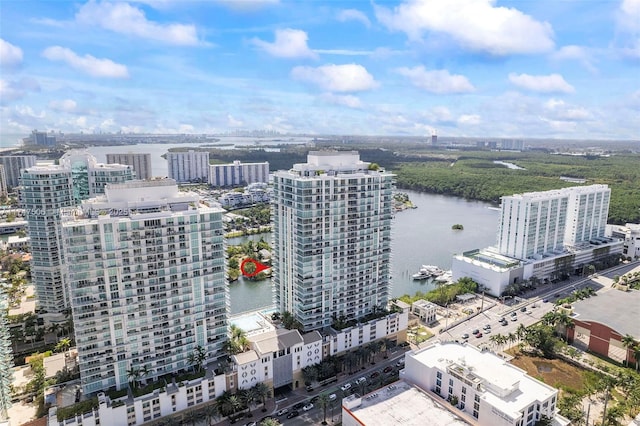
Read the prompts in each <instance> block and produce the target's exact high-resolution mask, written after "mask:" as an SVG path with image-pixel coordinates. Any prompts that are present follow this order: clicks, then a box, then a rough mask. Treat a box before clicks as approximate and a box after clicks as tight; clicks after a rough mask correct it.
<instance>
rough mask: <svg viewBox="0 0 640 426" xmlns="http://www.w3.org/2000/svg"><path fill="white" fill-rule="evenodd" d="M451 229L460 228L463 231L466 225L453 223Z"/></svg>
mask: <svg viewBox="0 0 640 426" xmlns="http://www.w3.org/2000/svg"><path fill="white" fill-rule="evenodd" d="M451 229H455V230H460V231H462V230H463V229H464V226H462V225H460V224H459V223H456V224H455V225H453V226H452V227H451Z"/></svg>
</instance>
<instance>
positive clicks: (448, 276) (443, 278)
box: [436, 271, 453, 283]
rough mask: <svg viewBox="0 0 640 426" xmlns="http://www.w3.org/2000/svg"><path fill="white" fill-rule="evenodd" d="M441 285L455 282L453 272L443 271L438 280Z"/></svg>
mask: <svg viewBox="0 0 640 426" xmlns="http://www.w3.org/2000/svg"><path fill="white" fill-rule="evenodd" d="M436 281H438V282H440V283H448V282H451V281H453V273H452V272H451V271H442V274H441V275H440V276H439V277H437V278H436Z"/></svg>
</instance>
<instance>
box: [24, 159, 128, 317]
mask: <svg viewBox="0 0 640 426" xmlns="http://www.w3.org/2000/svg"><path fill="white" fill-rule="evenodd" d="M132 177H133V171H132V169H131V167H130V166H124V165H120V164H110V165H105V164H99V163H97V162H96V160H95V158H94V157H93V156H91V155H89V154H87V153H77V152H70V153H67V154H65V155H63V156H62V158H60V164H59V165H47V166H33V167H30V168H27V169H23V170H22V176H21V179H20V180H21V191H20V204H21V207H22V208H24V209H25V219H26V220H27V222H28V224H29V225H28V229H29V238H30V242H29V244H30V248H31V256H32V260H31V276H32V279H33V284H34V286H35V290H36V295H37V297H38V303H39V306H40V307H41V308H42V309H44V310H45V311H46V312H49V313H61V312H63V311H64V310H65V309H66V308H68V307H69V300H68V294H67V292H66V285H65V283H64V276H63V272H64V271H63V267H64V265H65V262H64V251H63V249H62V233H61V227H60V218H61V216H62V215H64V214H70V212H71V208H72V207H74V206H77V205H78V203H80V201H82V200H85V199H87V198H89V197H94V196H96V195H97V194H102V193H104V187H105V185H106V184H107V183H113V182H124V181H127V180H131V179H132ZM65 208H67V209H68V210H61V209H65Z"/></svg>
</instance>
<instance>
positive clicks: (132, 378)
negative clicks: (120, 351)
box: [127, 367, 140, 389]
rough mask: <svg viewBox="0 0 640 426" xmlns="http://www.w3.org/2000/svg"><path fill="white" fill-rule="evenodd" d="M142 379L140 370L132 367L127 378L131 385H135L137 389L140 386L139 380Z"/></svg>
mask: <svg viewBox="0 0 640 426" xmlns="http://www.w3.org/2000/svg"><path fill="white" fill-rule="evenodd" d="M139 377H140V369H139V368H135V367H131V368H130V369H128V370H127V378H128V379H129V383H133V386H132V387H133V388H134V389H135V388H136V387H137V385H138V378H139Z"/></svg>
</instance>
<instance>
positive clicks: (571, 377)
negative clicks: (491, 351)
mask: <svg viewBox="0 0 640 426" xmlns="http://www.w3.org/2000/svg"><path fill="white" fill-rule="evenodd" d="M507 352H508V353H509V354H510V355H512V356H514V358H513V359H512V360H511V364H513V365H515V366H516V367H518V368H521V369H523V370H525V371H526V372H527V374H529V375H530V376H531V377H535V378H536V379H538V380H541V381H543V382H545V383H546V384H548V385H551V386H553V387H555V388H560V387H561V386H562V387H565V388H572V389H575V390H578V391H581V390H582V389H583V387H584V385H585V378H584V373H585V370H582V369H580V368H578V367H576V366H573V365H571V364H569V363H566V362H564V361H563V360H561V359H546V358H543V357H536V356H531V355H527V354H524V353H521V352H519V351H518V350H513V349H510V350H508V351H507Z"/></svg>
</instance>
